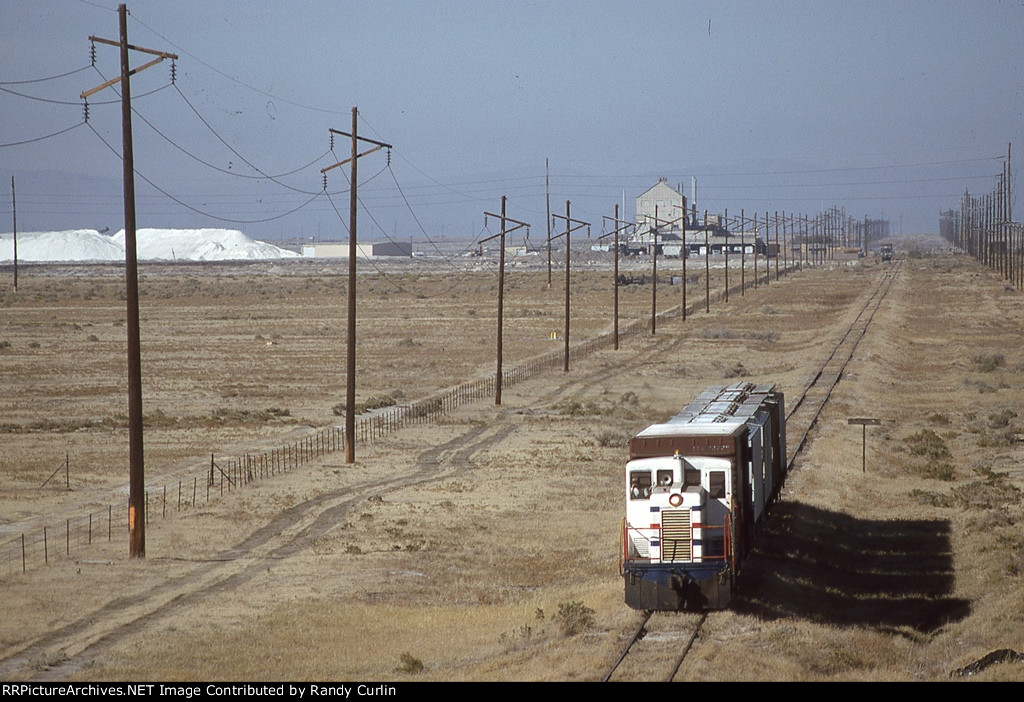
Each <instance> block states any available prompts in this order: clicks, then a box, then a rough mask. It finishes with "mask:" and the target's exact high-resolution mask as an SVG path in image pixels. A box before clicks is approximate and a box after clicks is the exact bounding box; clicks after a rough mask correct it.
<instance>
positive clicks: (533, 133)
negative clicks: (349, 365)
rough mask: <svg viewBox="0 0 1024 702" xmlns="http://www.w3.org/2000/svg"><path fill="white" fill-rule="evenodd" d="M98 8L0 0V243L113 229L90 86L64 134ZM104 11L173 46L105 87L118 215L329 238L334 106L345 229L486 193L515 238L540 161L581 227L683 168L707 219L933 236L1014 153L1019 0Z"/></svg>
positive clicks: (483, 2)
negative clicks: (784, 216) (513, 223)
mask: <svg viewBox="0 0 1024 702" xmlns="http://www.w3.org/2000/svg"><path fill="white" fill-rule="evenodd" d="M116 8H117V4H116V3H115V2H108V1H107V0H95V1H90V2H84V1H81V2H73V1H71V0H0V145H3V146H0V231H10V229H11V197H10V178H11V176H15V177H16V185H17V204H18V229H19V231H34V230H45V229H66V228H96V229H102V228H104V227H109V228H110V229H111V230H117V229H120V228H121V227H122V226H123V218H122V204H121V164H120V160H119V156H118V154H119V153H120V148H121V143H120V142H121V131H120V130H121V126H120V105H119V102H118V99H119V97H118V93H117V92H116V89H115V88H108V89H106V90H104V91H103V92H101V93H98V94H96V95H94V96H92V97H91V98H90V99H89V120H88V123H84V122H83V101H82V100H80V99H79V94H80V93H81V92H83V91H85V90H88V89H90V88H92V87H94V86H96V85H99V84H100V83H102V82H104V80H106V79H107V78H110V77H113V76H115V75H116V74H117V73H118V71H119V64H118V50H117V48H116V47H113V46H107V45H103V44H97V45H96V62H95V67H91V66H90V42H89V39H88V37H89V36H90V35H96V36H99V37H104V38H108V39H117V36H118V17H117V12H116ZM128 9H129V12H130V17H129V23H128V38H129V42H130V43H132V44H135V45H138V46H143V47H147V48H151V49H158V50H164V51H169V52H174V53H177V54H178V55H179V59H178V60H177V62H176V67H175V72H176V81H175V84H174V85H171V63H170V62H169V61H167V62H164V63H162V64H160V65H158V66H156V67H153V68H150V69H148V70H146V71H144V72H141V73H138V74H137V75H135V76H134V77H133V78H132V95H133V98H134V100H133V104H134V108H135V115H134V116H133V121H134V135H135V166H136V171H137V172H138V174H139V178H138V180H137V185H136V188H137V194H138V226H139V227H227V228H238V229H242V230H243V231H245V232H246V233H248V234H250V235H251V236H255V237H258V238H268V239H275V238H288V237H296V236H303V237H317V238H320V239H330V238H345V237H346V236H347V233H346V232H347V222H348V195H347V192H346V190H347V187H348V183H347V173H348V167H347V166H346V167H344V168H341V169H335V170H333V171H330V173H329V174H328V180H327V192H326V193H325V192H324V183H323V177H322V176H321V174H320V169H321V168H323V167H325V166H328V165H330V164H332V163H334V162H336V161H339V160H341V159H342V158H345V157H347V154H348V151H349V148H350V146H349V144H348V143H347V142H346V140H345V139H344V138H341V137H339V138H337V140H336V141H335V149H334V152H333V153H331V152H330V140H329V132H328V130H329V129H330V128H335V129H339V130H343V131H349V130H350V127H351V108H352V107H353V106H358V107H359V111H360V122H359V133H360V134H361V135H363V136H367V137H370V138H373V139H377V140H382V141H386V142H389V143H391V144H393V145H394V149H393V151H392V153H391V158H390V166H389V161H388V156H387V155H386V153H385V152H378V153H375V154H372V155H369V156H366V157H364V158H362V159H360V162H359V181H360V187H359V194H360V199H361V201H362V203H363V206H364V209H363V210H361V211H360V224H359V232H360V238H361V239H363V240H371V239H379V238H382V232H381V230H383V234H386V235H387V236H390V237H395V236H397V237H398V238H401V239H408V238H410V237H413V238H417V239H418V238H422V237H423V235H424V234H423V232H424V231H425V232H426V234H428V235H430V236H436V235H442V234H443V235H445V236H472V235H477V234H479V233H480V232H481V231H482V230H483V226H484V222H483V212H484V211H491V212H496V211H498V209H499V208H500V199H501V196H502V195H507V196H508V198H509V205H508V213H509V215H510V216H511V217H515V218H518V219H521V220H526V221H528V222H530V223H531V224H532V236H534V237H537V238H538V240H539V239H541V238H543V236H544V234H545V232H546V228H545V159H546V158H547V159H549V160H550V184H551V186H550V192H551V209H552V211H553V212H556V213H564V211H565V201H566V200H571V201H572V208H573V209H572V214H573V216H574V217H578V218H580V219H585V220H589V221H591V222H593V224H594V227H593V234H594V235H595V236H596V235H597V234H599V233H600V231H601V222H602V216H605V215H609V216H610V215H611V214H612V212H613V208H614V206H615V204H616V203H621V202H622V201H623V198H624V199H625V210H624V214H625V215H626V216H632V214H633V209H634V199H635V197H636V196H637V195H638V194H639V193H640V192H641V191H643V190H645V189H646V188H647V187H649V186H650V185H653V184H654V183H655V182H656V181H657V178H658V177H660V176H664V177H666V178H667V179H668V181H669V183H670V184H672V185H673V186H676V185H678V184H683V186H684V188H685V192H686V194H687V196H689V195H690V191H691V177H696V178H697V206H698V208H699V209H702V210H703V209H707V210H709V211H712V212H720V211H722V210H723V209H725V208H728V209H729V211H730V214H731V213H733V212H736V213H738V212H739V210H740V209H741V208H744V209H745V210H746V212H747V214H749V213H750V212H751V211H755V210H756V211H759V212H762V213H763V212H764V211H770V212H773V213H774V212H775V211H786V212H799V213H803V214H807V215H814V214H816V213H818V212H820V211H821V210H823V209H825V208H828V207H831V206H838V207H845V208H846V212H847V214H849V215H851V216H852V217H854V218H857V219H862V218H863V217H864V216H869V217H872V218H877V217H886V218H888V219H889V220H890V221H891V222H892V223H893V229H894V231H896V232H898V231H900V230H901V228H902V230H903V231H905V232H908V233H909V232H919V231H936V230H937V222H938V214H939V211H940V210H943V209H949V208H953V207H956V206H957V205H958V199H959V197H960V195H961V194H962V193H963V192H964V190H965V189H970V190H971V192H972V193H976V194H981V193H987V192H990V191H991V190H992V189H993V188H994V187H995V184H996V177H997V175H998V174H999V173H1000V171H1001V169H1002V159H1003V158H1004V157H1005V155H1006V152H1007V144H1008V143H1010V142H1013V145H1014V149H1015V151H1016V153H1015V154H1014V159H1013V160H1014V163H1017V162H1019V161H1020V159H1024V148H1022V147H1024V142H1022V141H1021V136H1022V127H1024V119H1022V111H1024V43H1022V41H1021V34H1022V29H1024V3H1022V2H1021V1H1020V0H1014V1H1004V2H996V1H994V0H991V1H989V0H970V1H964V2H940V1H938V0H925V1H921V2H900V1H898V0H883V1H881V2H867V1H858V0H844V1H842V2H827V1H824V0H814V1H811V2H786V1H781V2H780V1H773V2H763V1H760V2H727V1H722V0H715V1H711V2H703V1H687V2H683V1H681V0H672V1H667V2H654V1H645V2H623V1H621V0H615V1H611V2H604V1H590V2H586V1H581V0H574V1H572V2H568V1H565V2H559V1H557V0H555V1H551V0H549V1H546V2H518V1H516V0H503V1H501V2H497V1H491V0H473V1H467V2H432V1H430V0H420V1H418V2H397V1H395V2H389V1H387V0H374V1H372V2H370V1H367V0H354V1H353V2H312V1H303V0H292V1H290V2H287V3H286V2H269V1H249V2H238V1H231V2H226V1H224V0H175V1H174V2H168V1H167V0H159V1H158V0H137V1H136V2H130V3H128ZM147 60H149V58H148V57H147V56H146V55H144V54H141V53H135V54H133V56H132V65H133V66H138V65H141V64H142V63H145V62H146V61H147ZM77 69H81V70H77ZM69 71H77V72H74V73H72V74H71V75H68V76H65V77H63V78H57V79H54V80H48V81H42V82H30V83H25V82H22V81H33V80H35V79H40V78H47V77H50V76H55V75H58V74H63V73H67V72H69ZM63 129H70V130H69V131H67V132H66V133H63V134H60V135H58V136H53V137H51V138H45V139H41V140H38V141H31V142H30V143H24V144H19V145H14V146H10V144H13V143H15V142H22V141H27V140H33V139H38V138H40V137H46V136H47V135H51V134H54V133H55V132H58V131H60V130H63ZM104 140H105V141H106V143H104ZM107 144H109V147H108V146H107ZM112 149H113V151H112ZM115 151H116V153H115ZM253 167H255V168H257V169H259V170H254V168H253ZM296 169H298V170H296ZM1014 170H1015V171H1016V170H1017V169H1016V168H1015V169H1014ZM278 174H287V175H281V176H280V177H274V178H267V177H265V176H268V175H271V176H277V175H278ZM147 181H148V182H147ZM1013 184H1014V188H1015V189H1016V187H1017V182H1016V180H1014V182H1013ZM1015 199H1016V198H1015ZM296 208H299V209H296ZM1015 213H1016V210H1015ZM271 218H273V219H271ZM1016 218H1017V219H1019V215H1018V216H1017V217H1016ZM260 220H270V221H260ZM490 230H491V231H492V232H493V231H496V229H495V226H494V224H493V223H492V224H491V225H490Z"/></svg>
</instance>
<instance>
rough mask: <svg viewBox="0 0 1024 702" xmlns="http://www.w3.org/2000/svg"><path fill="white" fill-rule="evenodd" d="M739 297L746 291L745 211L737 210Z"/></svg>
mask: <svg viewBox="0 0 1024 702" xmlns="http://www.w3.org/2000/svg"><path fill="white" fill-rule="evenodd" d="M739 222H740V224H739V297H743V296H744V295H745V291H746V211H745V210H740V211H739Z"/></svg>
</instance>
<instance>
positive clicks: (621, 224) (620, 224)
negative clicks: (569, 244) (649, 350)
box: [598, 203, 636, 351]
mask: <svg viewBox="0 0 1024 702" xmlns="http://www.w3.org/2000/svg"><path fill="white" fill-rule="evenodd" d="M604 219H610V220H611V222H612V226H613V227H615V230H614V231H612V232H609V233H608V234H605V235H603V236H599V237H598V240H599V241H600V240H601V239H603V238H604V237H606V236H612V235H613V234H614V235H615V269H614V271H613V275H614V276H615V287H614V290H615V293H614V298H613V309H614V312H613V313H612V317H613V319H614V324H613V330H614V331H613V334H612V338H613V339H614V341H615V350H616V351H618V350H619V232H621V231H625V230H627V229H632V230H633V231H634V232H635V231H636V225H635V224H633V223H632V222H627V221H625V220H622V219H619V205H618V203H616V204H615V216H614V217H608V216H605V217H604Z"/></svg>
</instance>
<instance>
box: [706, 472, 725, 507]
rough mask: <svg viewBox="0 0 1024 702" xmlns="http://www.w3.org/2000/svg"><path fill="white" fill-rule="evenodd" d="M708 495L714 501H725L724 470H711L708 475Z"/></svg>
mask: <svg viewBox="0 0 1024 702" xmlns="http://www.w3.org/2000/svg"><path fill="white" fill-rule="evenodd" d="M708 493H710V495H711V496H712V497H714V498H716V499H719V500H724V499H725V471H724V470H713V471H711V472H710V473H709V474H708Z"/></svg>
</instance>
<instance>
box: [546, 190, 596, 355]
mask: <svg viewBox="0 0 1024 702" xmlns="http://www.w3.org/2000/svg"><path fill="white" fill-rule="evenodd" d="M570 210H571V204H570V202H569V201H568V200H566V201H565V217H563V216H562V215H553V217H555V218H556V219H564V220H565V231H564V232H562V233H561V234H558V235H557V236H554V237H552V239H557V238H558V237H560V236H564V237H565V332H564V335H565V363H564V365H563V367H562V370H563V371H564V372H566V373H568V372H569V309H570V308H569V265H570V264H569V259H570V252H571V250H572V247H571V246H570V243H569V235H570V234H572V233H573V232H574V231H576V230H577V229H581V228H583V227H590V222H583V221H581V220H578V219H573V218H572V216H571V212H570ZM573 225H576V226H573Z"/></svg>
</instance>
